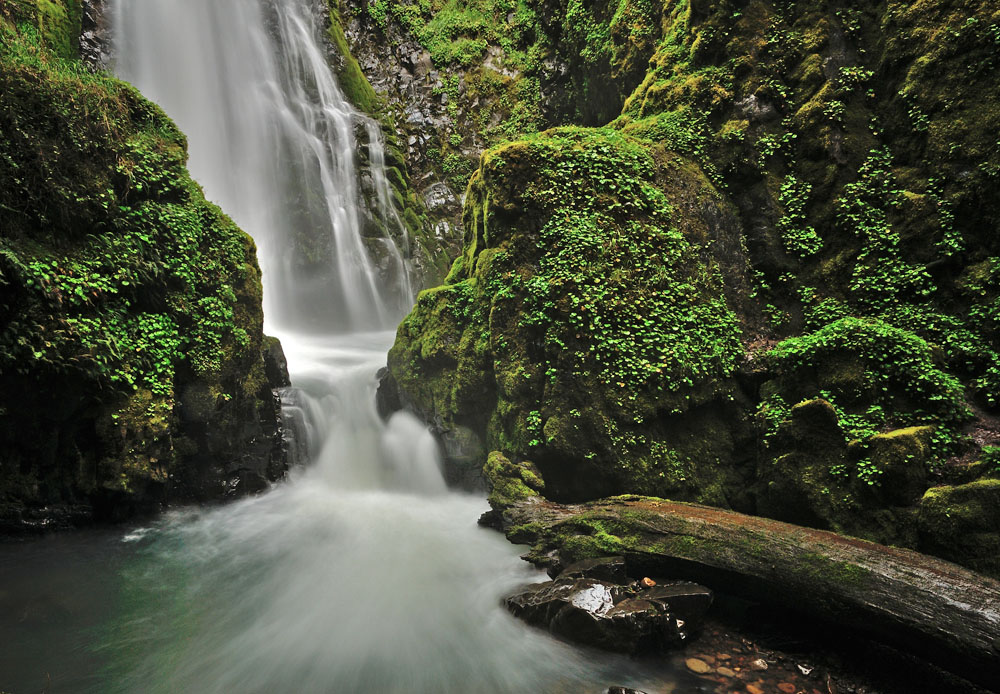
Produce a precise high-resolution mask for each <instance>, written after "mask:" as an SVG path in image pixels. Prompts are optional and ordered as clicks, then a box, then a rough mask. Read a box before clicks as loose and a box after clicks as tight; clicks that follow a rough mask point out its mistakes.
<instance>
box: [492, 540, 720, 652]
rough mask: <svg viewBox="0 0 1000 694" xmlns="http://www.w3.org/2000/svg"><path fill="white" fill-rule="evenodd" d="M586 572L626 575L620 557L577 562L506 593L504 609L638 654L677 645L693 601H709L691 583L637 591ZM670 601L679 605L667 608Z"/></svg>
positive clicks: (693, 612)
mask: <svg viewBox="0 0 1000 694" xmlns="http://www.w3.org/2000/svg"><path fill="white" fill-rule="evenodd" d="M587 573H590V574H592V575H599V574H600V575H605V576H610V577H612V579H613V580H617V581H625V580H627V578H626V577H625V572H624V562H623V561H620V558H612V559H610V560H593V561H588V562H580V563H578V564H574V565H572V566H570V567H568V568H567V570H566V571H565V572H564V573H563V574H561V575H560V577H559V578H557V579H556V580H554V581H549V582H547V583H541V584H537V585H532V586H529V587H528V588H526V589H524V590H523V591H521V592H520V593H517V594H516V595H513V596H511V597H509V598H508V599H507V600H506V601H505V602H506V605H507V608H508V609H509V610H510V611H511V612H512V613H513V614H514V615H515V616H517V617H520V618H521V619H523V620H525V621H526V622H528V623H529V624H533V625H535V626H547V627H548V629H549V631H550V632H552V633H553V634H555V635H557V636H561V637H563V638H566V639H568V640H571V641H575V642H578V643H583V644H587V645H589V646H594V647H596V648H602V649H605V650H609V651H617V652H622V653H638V652H641V651H648V650H655V649H662V648H675V647H679V646H681V645H683V644H684V643H685V642H686V641H687V639H688V638H689V633H690V629H691V626H692V625H696V624H697V622H698V620H699V619H700V617H701V614H699V613H698V610H697V607H696V606H698V605H701V606H703V607H704V608H705V609H707V607H708V605H709V604H710V603H711V600H710V597H709V600H708V601H707V602H706V601H705V600H704V596H711V591H709V590H708V589H707V588H703V587H701V586H695V585H694V584H684V585H682V586H680V587H677V586H660V587H658V588H657V589H650V590H646V591H639V590H637V588H635V587H632V586H626V585H622V584H621V583H615V582H612V581H608V580H600V579H597V578H587V577H584V575H585V574H587ZM633 585H634V584H633ZM655 591H658V592H655ZM673 602H676V603H677V604H678V605H679V607H680V609H679V610H675V609H674V608H673V606H672V604H673ZM703 612H704V610H702V613H703ZM681 615H683V616H681ZM688 620H690V622H689V621H688Z"/></svg>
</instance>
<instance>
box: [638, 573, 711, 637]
mask: <svg viewBox="0 0 1000 694" xmlns="http://www.w3.org/2000/svg"><path fill="white" fill-rule="evenodd" d="M642 597H643V599H644V600H649V601H650V602H655V603H657V604H659V605H661V606H663V607H664V608H666V609H669V610H670V611H671V612H672V613H673V614H674V615H676V616H677V617H678V618H680V619H683V620H684V621H685V622H687V624H688V628H689V629H695V628H696V627H697V626H698V625H699V624H700V623H701V618H702V617H703V616H704V614H705V613H706V612H707V611H708V608H709V607H711V606H712V599H713V597H714V596H713V594H712V591H711V590H710V589H709V588H706V587H705V586H702V585H699V584H697V583H690V582H687V581H677V582H674V583H669V584H666V585H660V586H656V587H655V588H651V589H649V590H645V591H643V593H642Z"/></svg>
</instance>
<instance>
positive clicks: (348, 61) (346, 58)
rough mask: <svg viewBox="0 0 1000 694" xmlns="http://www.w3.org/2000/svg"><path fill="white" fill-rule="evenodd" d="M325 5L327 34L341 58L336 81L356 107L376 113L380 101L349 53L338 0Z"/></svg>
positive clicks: (379, 106)
mask: <svg viewBox="0 0 1000 694" xmlns="http://www.w3.org/2000/svg"><path fill="white" fill-rule="evenodd" d="M327 7H328V8H329V12H330V24H329V26H328V27H327V36H328V37H329V39H330V42H331V43H332V44H333V46H334V48H336V49H337V52H338V53H339V54H340V58H341V66H340V69H339V70H338V71H337V83H338V84H339V86H340V88H341V90H342V91H343V92H344V96H346V97H347V99H348V100H349V101H350V102H351V103H352V104H354V105H355V106H356V107H357V108H358V109H360V110H361V111H364V112H365V113H371V114H377V113H379V111H381V109H382V102H381V100H380V99H379V97H378V95H377V94H376V93H375V90H374V89H373V88H372V85H371V84H370V83H369V82H368V78H366V77H365V75H364V73H363V72H362V71H361V66H360V65H358V61H357V59H356V58H355V57H354V56H353V55H351V49H350V47H349V46H348V45H347V37H346V36H344V28H343V20H342V19H341V17H340V0H329V1H328V2H327Z"/></svg>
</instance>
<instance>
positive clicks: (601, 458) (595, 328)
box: [389, 129, 743, 504]
mask: <svg viewBox="0 0 1000 694" xmlns="http://www.w3.org/2000/svg"><path fill="white" fill-rule="evenodd" d="M465 217H466V219H465V221H466V243H465V248H464V251H463V254H462V256H461V257H459V259H458V260H457V261H456V263H455V266H454V267H453V268H452V271H451V274H450V275H449V277H448V282H447V283H446V284H445V285H443V286H441V287H438V288H435V289H432V290H429V291H427V292H424V293H422V294H421V295H420V297H419V299H418V302H417V306H416V308H415V309H414V311H413V312H412V313H411V314H410V316H409V317H408V318H407V319H406V320H405V321H404V323H403V324H402V325H401V326H400V329H399V332H398V336H397V341H396V344H395V346H394V347H393V349H392V351H391V352H390V356H389V367H390V372H391V374H392V377H393V378H394V379H395V382H396V385H397V387H398V390H399V392H400V394H401V399H402V402H403V404H405V405H407V406H409V407H411V408H413V409H415V410H417V411H418V412H420V413H422V414H423V415H424V416H425V418H426V419H427V420H428V421H431V422H433V423H435V424H436V426H437V427H438V429H439V430H440V431H441V432H442V433H444V435H445V438H446V439H448V438H449V437H450V436H451V435H452V434H453V433H454V432H455V431H457V430H462V431H465V432H471V433H472V434H473V435H475V436H476V437H478V441H479V446H478V450H479V455H478V456H475V457H474V460H475V462H477V463H478V464H479V465H481V464H482V463H483V462H484V460H485V458H486V456H485V452H486V451H488V450H498V451H501V452H503V453H504V454H506V455H508V456H510V457H511V459H512V460H520V459H523V458H529V459H531V460H532V461H533V462H534V463H535V464H536V465H537V466H538V467H539V469H540V470H541V471H542V473H543V475H544V477H545V480H546V484H547V492H548V493H549V494H550V495H552V496H555V497H557V498H559V497H562V498H582V497H593V496H598V495H601V494H605V493H610V492H613V491H619V490H623V489H643V490H645V491H647V492H650V493H659V494H664V495H674V496H680V497H697V498H700V499H708V500H711V501H712V502H714V503H718V504H727V503H730V502H729V500H728V499H727V496H726V492H725V491H724V490H725V488H726V487H727V483H728V481H729V479H730V478H731V477H732V476H733V475H735V474H736V468H737V465H736V463H737V462H738V461H739V459H740V458H741V456H742V451H740V446H738V445H737V443H736V441H737V439H738V438H739V436H740V433H741V428H740V410H739V408H738V407H735V406H734V405H733V404H732V403H733V401H734V400H735V399H738V398H739V397H741V394H740V392H739V389H738V388H737V387H736V384H735V382H734V380H733V378H732V375H733V373H734V371H735V368H736V363H737V360H738V358H739V355H740V354H741V352H742V346H741V343H740V321H739V317H738V315H737V313H736V311H735V310H734V308H733V307H732V306H731V305H730V303H729V302H728V301H727V299H726V292H725V291H724V285H723V283H724V279H723V278H724V276H725V275H726V274H727V273H728V274H730V275H732V276H733V277H735V278H736V279H735V280H734V281H739V276H740V273H741V271H742V269H743V268H741V267H740V264H739V262H738V258H739V256H738V253H737V254H735V257H734V255H733V254H731V253H729V254H727V251H729V250H731V249H732V248H733V247H734V245H735V247H736V248H738V247H739V245H738V240H737V241H735V243H734V238H733V237H735V238H736V239H738V237H739V227H738V225H737V224H736V223H735V222H734V220H733V218H732V212H731V210H730V208H729V207H728V206H727V205H726V204H725V203H724V201H723V200H722V198H721V196H720V195H719V194H718V193H717V191H716V190H715V189H714V187H713V186H712V185H711V184H710V183H709V182H708V180H707V179H705V177H704V176H703V175H702V174H701V172H700V171H699V169H698V168H697V167H696V166H694V165H692V164H691V163H690V162H689V161H687V160H685V159H683V158H681V157H678V156H676V155H674V154H672V153H671V152H669V151H668V150H666V149H663V148H658V147H650V146H648V145H647V144H645V143H642V142H640V141H636V140H632V139H630V138H628V137H625V136H622V135H621V134H619V133H616V132H614V131H611V130H580V129H562V130H555V131H551V132H548V133H544V134H543V135H541V136H539V137H537V138H533V139H530V140H525V141H521V142H516V143H512V144H510V145H507V146H504V147H501V148H498V149H496V150H493V151H491V152H489V153H488V154H486V155H485V156H484V157H483V161H482V164H481V166H480V169H479V170H478V171H477V173H476V174H475V175H474V176H473V179H472V182H471V184H470V187H469V192H468V200H467V204H466V211H465ZM716 247H717V248H718V251H717V254H716V253H715V252H713V250H714V249H715V248H716ZM706 460H711V461H713V462H714V464H713V465H693V464H692V462H693V461H706Z"/></svg>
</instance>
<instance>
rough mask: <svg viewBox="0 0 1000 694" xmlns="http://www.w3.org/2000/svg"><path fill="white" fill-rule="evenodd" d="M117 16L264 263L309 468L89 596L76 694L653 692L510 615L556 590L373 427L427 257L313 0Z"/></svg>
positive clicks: (424, 444)
mask: <svg viewBox="0 0 1000 694" xmlns="http://www.w3.org/2000/svg"><path fill="white" fill-rule="evenodd" d="M111 2H112V5H111V6H112V9H113V30H114V32H115V61H116V62H115V69H116V71H117V72H118V74H119V75H121V76H122V77H124V78H125V79H128V80H130V81H131V82H133V83H134V84H135V85H136V86H137V87H138V88H139V89H140V90H141V91H142V92H143V93H144V94H145V95H146V96H147V97H149V98H151V99H152V100H154V101H156V102H157V103H159V104H160V105H161V106H162V107H163V108H164V109H165V110H166V112H167V114H168V115H170V116H171V117H172V118H173V119H174V120H175V121H176V122H177V124H178V125H179V127H180V128H181V129H182V130H183V131H184V132H185V133H186V135H187V136H188V139H189V153H190V163H189V167H190V170H191V172H192V174H193V175H194V177H195V179H196V180H197V181H198V182H199V183H200V184H201V185H202V186H203V187H204V190H205V194H206V196H207V197H208V198H209V199H210V200H213V201H214V202H216V203H218V204H219V205H220V206H221V207H222V209H223V210H224V211H225V212H227V213H228V214H230V215H231V216H232V217H233V219H234V220H235V221H236V222H237V223H238V224H240V225H241V226H242V227H243V228H244V229H245V230H247V231H248V232H249V233H250V234H251V235H252V236H253V237H254V239H255V240H256V242H257V244H258V249H259V257H260V262H261V267H262V269H263V280H264V296H265V299H264V308H265V321H266V325H267V329H268V331H269V332H271V333H272V334H277V335H278V336H279V337H280V338H281V339H282V343H283V345H284V348H285V352H286V355H287V357H288V364H289V369H290V372H291V377H292V383H293V386H294V398H293V400H294V402H293V403H291V404H290V408H291V409H294V411H295V416H296V417H297V419H299V420H300V421H301V422H302V425H303V428H304V429H305V430H306V432H307V433H306V436H305V438H306V443H307V444H308V445H307V447H308V449H309V455H308V458H309V459H310V460H309V463H308V464H306V465H303V466H300V467H298V468H297V469H294V470H293V472H292V473H291V475H290V476H291V479H290V480H289V481H287V482H285V483H282V484H279V485H277V486H276V487H275V488H274V489H272V490H270V491H269V492H267V493H266V494H263V495H261V496H259V497H256V498H252V499H247V500H244V501H240V502H237V503H233V504H230V505H227V506H224V507H220V508H214V509H183V510H176V511H174V512H172V513H170V514H168V515H167V516H166V517H165V518H163V519H161V520H159V521H157V522H156V523H154V524H152V525H150V526H148V527H143V528H137V529H133V530H132V531H130V532H128V533H127V534H126V535H125V537H124V538H123V540H122V543H121V546H122V549H121V550H120V556H119V558H118V559H117V561H116V562H115V564H114V565H113V566H104V565H101V566H99V567H96V568H95V569H94V571H95V574H96V575H97V576H98V578H96V579H95V580H93V581H92V582H91V583H90V584H88V590H93V591H96V592H100V591H105V593H102V595H105V600H106V601H107V602H110V603H113V604H114V606H115V607H114V609H113V610H109V612H111V614H109V615H108V616H107V617H106V618H105V619H104V621H103V622H102V624H101V625H100V627H99V628H96V627H95V628H93V629H92V630H91V633H92V634H93V636H92V637H88V643H93V644H96V646H95V652H94V656H93V657H94V658H95V659H99V660H100V662H101V663H102V664H103V666H102V667H103V671H102V673H101V674H99V675H94V676H93V677H91V678H90V679H89V680H87V681H86V682H83V681H80V680H76V681H74V683H73V684H72V685H71V686H70V687H69V689H67V690H72V691H94V692H102V693H103V692H122V693H126V692H128V693H133V692H143V693H144V694H156V693H158V692H164V693H166V692H180V691H185V692H199V693H201V694H210V693H219V694H222V693H228V692H242V693H244V694H253V693H256V692H259V693H261V694H265V693H267V694H272V693H274V692H278V693H282V692H293V691H294V692H310V693H313V692H331V693H333V692H336V693H338V694H339V693H345V694H346V693H355V692H357V693H360V692H373V693H378V694H393V693H399V694H403V693H404V692H405V693H406V694H424V693H426V694H431V693H434V694H441V693H449V692H455V693H456V694H457V693H459V692H477V693H481V694H492V693H497V694H501V693H511V694H513V693H514V692H523V691H537V692H555V691H595V692H596V691H601V690H602V689H603V687H602V686H601V685H600V684H599V683H601V682H604V686H606V685H607V683H608V678H610V679H613V680H614V681H617V682H618V683H623V684H631V685H635V686H642V684H643V682H642V681H639V680H637V677H636V676H635V672H636V670H635V667H634V666H633V665H632V664H629V663H627V662H626V661H623V660H620V659H615V658H610V657H605V656H597V655H595V654H587V655H586V657H584V656H583V655H582V654H581V653H579V652H578V651H576V650H574V649H573V648H571V647H569V646H567V645H565V644H561V643H559V642H556V641H554V640H553V639H551V638H550V637H549V636H548V635H546V634H544V633H542V632H540V631H537V630H533V629H529V628H528V627H526V626H524V625H523V624H521V623H519V622H517V621H516V620H514V619H513V618H512V617H510V616H509V615H508V614H507V613H506V612H505V611H504V610H503V609H502V607H501V606H500V598H501V596H502V595H504V594H505V593H507V592H509V591H511V590H513V589H514V588H515V587H516V586H518V585H519V584H522V583H524V582H528V581H532V580H541V578H542V577H543V575H542V574H540V573H539V572H537V571H535V570H533V569H531V568H530V567H528V565H527V564H525V563H524V562H521V561H519V560H518V558H517V554H518V550H517V548H515V547H513V546H511V545H509V544H508V543H507V542H506V541H505V540H504V539H503V538H502V537H501V536H500V535H499V534H497V533H495V532H493V531H488V530H484V529H482V528H479V527H478V526H477V525H476V518H477V517H478V515H479V514H480V513H482V512H483V511H484V510H485V509H486V503H485V500H484V499H483V498H481V497H477V496H471V495H466V494H460V493H457V492H453V491H449V490H448V489H446V487H445V483H444V481H443V477H442V475H441V471H440V469H439V465H440V461H439V452H438V449H437V445H436V443H435V441H434V439H433V437H432V436H431V434H430V433H429V432H428V431H427V429H426V428H425V427H424V426H423V425H422V424H421V423H420V422H418V421H417V420H416V419H415V418H413V417H412V416H410V415H408V414H405V413H399V414H397V415H395V416H393V417H392V418H391V419H390V420H389V421H388V422H383V421H382V420H381V419H380V417H379V416H378V414H377V412H376V410H375V406H374V393H375V387H376V376H375V373H376V371H377V369H378V368H379V367H380V366H381V365H382V364H384V363H385V354H386V351H387V349H388V348H389V346H390V345H391V343H392V339H393V332H392V328H393V327H394V325H395V324H396V323H397V322H398V320H399V319H400V318H401V316H402V315H403V313H404V311H405V310H406V309H407V308H408V306H409V304H410V302H411V301H412V287H411V282H410V278H409V274H408V270H407V262H406V261H407V256H408V254H409V249H408V247H407V243H408V240H407V236H406V233H405V230H404V229H403V225H402V223H401V222H400V218H399V215H398V212H397V210H396V209H395V208H394V206H393V204H392V200H393V195H392V191H391V188H390V185H389V182H388V179H387V176H386V166H385V154H384V149H383V138H382V133H381V132H380V130H379V128H378V126H377V124H376V123H374V122H373V121H372V120H370V119H368V118H366V117H364V116H362V115H361V114H359V113H358V112H357V111H355V110H354V109H353V108H352V107H351V106H350V105H349V104H348V103H347V102H346V100H345V99H344V95H343V94H342V93H341V91H340V89H339V87H338V86H337V83H336V80H335V79H334V76H333V74H332V73H331V71H330V69H329V67H328V64H327V61H326V50H325V48H324V45H323V43H322V40H321V36H322V33H321V27H320V25H319V24H320V23H319V21H318V19H317V16H316V14H315V10H314V8H313V5H312V3H311V0H111ZM359 145H360V146H361V147H366V148H367V151H365V150H362V153H363V154H365V155H366V156H365V157H361V156H359V151H358V148H359ZM362 159H366V160H367V170H366V171H359V161H360V160H362ZM366 200H368V201H370V203H369V204H368V205H367V206H366V204H365V201H366ZM369 208H370V209H369ZM102 572H104V573H102ZM109 574H110V577H109ZM96 586H99V588H98V587H96ZM661 683H662V681H661ZM27 689H28V685H27V684H26V685H25V690H27Z"/></svg>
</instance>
